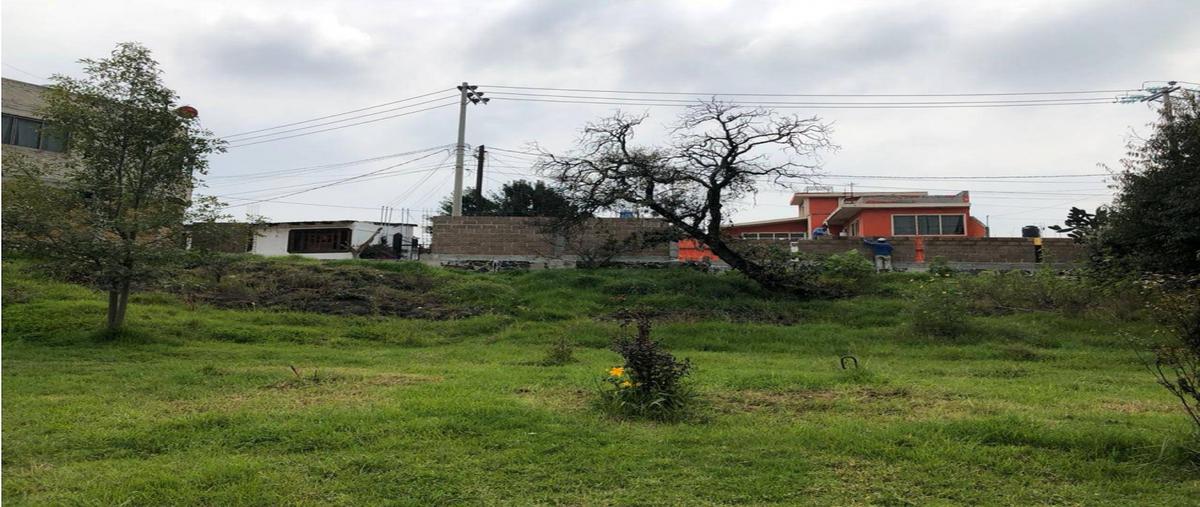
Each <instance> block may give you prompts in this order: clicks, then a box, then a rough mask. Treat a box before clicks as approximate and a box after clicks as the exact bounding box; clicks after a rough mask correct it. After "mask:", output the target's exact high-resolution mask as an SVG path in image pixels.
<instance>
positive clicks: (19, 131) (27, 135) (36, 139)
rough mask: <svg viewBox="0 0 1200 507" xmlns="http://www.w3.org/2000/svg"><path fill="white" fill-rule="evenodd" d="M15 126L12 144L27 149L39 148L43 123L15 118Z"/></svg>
mask: <svg viewBox="0 0 1200 507" xmlns="http://www.w3.org/2000/svg"><path fill="white" fill-rule="evenodd" d="M14 121H15V123H16V124H15V125H14V126H13V127H14V128H13V139H12V143H11V144H15V145H17V146H24V147H26V148H37V147H38V146H40V145H41V142H42V136H41V135H40V132H41V130H42V122H40V121H34V120H30V119H26V118H15V119H14Z"/></svg>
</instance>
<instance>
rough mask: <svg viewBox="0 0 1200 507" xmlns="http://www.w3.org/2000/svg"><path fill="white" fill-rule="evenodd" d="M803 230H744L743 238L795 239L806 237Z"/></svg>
mask: <svg viewBox="0 0 1200 507" xmlns="http://www.w3.org/2000/svg"><path fill="white" fill-rule="evenodd" d="M804 238H805V234H804V233H803V232H743V233H742V239H768V240H776V241H788V240H793V239H804Z"/></svg>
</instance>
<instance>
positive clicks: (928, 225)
mask: <svg viewBox="0 0 1200 507" xmlns="http://www.w3.org/2000/svg"><path fill="white" fill-rule="evenodd" d="M965 221H966V218H965V217H964V216H963V215H892V235H893V236H916V235H918V234H919V235H921V236H961V235H964V234H966V230H965V228H966V224H965Z"/></svg>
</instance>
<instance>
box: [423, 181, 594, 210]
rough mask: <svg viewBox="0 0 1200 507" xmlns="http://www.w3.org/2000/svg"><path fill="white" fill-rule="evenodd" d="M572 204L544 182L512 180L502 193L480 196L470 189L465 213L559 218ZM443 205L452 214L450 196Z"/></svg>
mask: <svg viewBox="0 0 1200 507" xmlns="http://www.w3.org/2000/svg"><path fill="white" fill-rule="evenodd" d="M570 207H571V206H570V203H568V202H567V200H566V198H565V197H563V195H562V194H561V193H559V192H558V191H556V190H555V189H554V188H552V187H548V186H546V184H545V183H543V182H541V181H537V182H533V183H530V182H528V181H525V180H516V181H511V182H508V183H505V184H504V185H503V186H502V187H500V190H499V191H498V192H492V194H491V195H490V196H486V197H482V198H476V197H475V192H472V191H471V189H470V188H468V189H467V191H466V193H464V194H463V214H464V215H475V216H481V215H483V216H501V217H556V216H562V215H564V214H568V213H570V212H571V209H570ZM441 208H442V213H443V214H446V215H449V214H450V210H451V208H452V204H451V198H450V197H447V198H445V199H443V200H442V204H441Z"/></svg>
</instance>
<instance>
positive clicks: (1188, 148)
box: [1095, 92, 1200, 274]
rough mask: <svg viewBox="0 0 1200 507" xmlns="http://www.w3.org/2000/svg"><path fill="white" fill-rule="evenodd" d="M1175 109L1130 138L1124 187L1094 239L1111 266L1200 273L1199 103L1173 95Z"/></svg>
mask: <svg viewBox="0 0 1200 507" xmlns="http://www.w3.org/2000/svg"><path fill="white" fill-rule="evenodd" d="M1171 100H1172V106H1173V108H1172V109H1173V110H1174V111H1173V114H1172V115H1170V116H1167V115H1164V118H1163V119H1162V120H1161V121H1160V122H1158V123H1156V124H1154V125H1153V127H1154V131H1153V134H1152V135H1151V136H1150V137H1149V138H1148V139H1144V140H1138V141H1134V142H1132V143H1130V145H1129V152H1128V155H1127V157H1126V158H1125V159H1124V160H1122V164H1123V165H1124V167H1125V169H1124V170H1123V171H1122V172H1121V173H1120V174H1119V179H1118V183H1119V191H1118V193H1117V197H1116V200H1115V201H1114V203H1113V206H1112V208H1111V210H1110V212H1109V213H1108V217H1107V220H1105V222H1106V223H1105V224H1104V225H1102V227H1101V228H1100V232H1099V234H1098V237H1097V238H1096V239H1095V241H1096V242H1098V244H1099V246H1101V247H1102V248H1103V249H1104V250H1105V252H1106V254H1107V262H1108V264H1109V265H1110V267H1117V268H1120V269H1132V270H1136V271H1142V272H1155V273H1175V274H1197V273H1200V198H1198V196H1200V104H1198V102H1197V95H1196V94H1195V93H1186V92H1185V93H1182V94H1181V95H1180V96H1177V97H1173V98H1172V99H1171Z"/></svg>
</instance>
